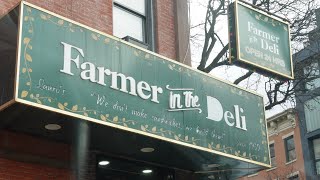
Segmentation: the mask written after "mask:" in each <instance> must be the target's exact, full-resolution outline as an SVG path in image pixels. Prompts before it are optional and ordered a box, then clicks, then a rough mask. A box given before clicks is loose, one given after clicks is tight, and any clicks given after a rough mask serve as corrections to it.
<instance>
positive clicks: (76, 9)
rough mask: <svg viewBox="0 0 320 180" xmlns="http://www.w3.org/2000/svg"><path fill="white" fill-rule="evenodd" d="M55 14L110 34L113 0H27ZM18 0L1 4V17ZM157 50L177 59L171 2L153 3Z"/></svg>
mask: <svg viewBox="0 0 320 180" xmlns="http://www.w3.org/2000/svg"><path fill="white" fill-rule="evenodd" d="M26 1H27V2H30V3H32V4H35V5H37V6H40V7H42V8H44V9H47V10H50V11H52V12H54V13H57V14H59V15H62V16H64V17H67V18H69V19H72V20H74V21H77V22H80V23H82V24H84V25H87V26H89V27H92V28H94V29H97V30H99V31H102V32H105V33H108V34H112V0H95V1H92V0H26ZM19 2H20V0H5V1H3V2H1V3H0V17H1V16H3V15H4V14H6V13H7V12H8V11H10V10H11V9H12V8H13V7H14V6H16V5H17V4H18V3H19ZM154 10H155V13H154V15H155V35H156V38H155V41H156V52H157V53H159V54H161V55H163V56H165V57H168V58H171V59H176V48H175V45H176V44H175V43H176V42H175V37H176V34H175V17H174V1H173V0H163V1H162V0H161V1H156V3H155V9H154Z"/></svg>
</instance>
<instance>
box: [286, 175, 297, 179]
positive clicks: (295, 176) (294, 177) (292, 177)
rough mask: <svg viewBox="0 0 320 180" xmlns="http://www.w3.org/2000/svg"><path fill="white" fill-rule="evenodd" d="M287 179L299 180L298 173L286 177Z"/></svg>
mask: <svg viewBox="0 0 320 180" xmlns="http://www.w3.org/2000/svg"><path fill="white" fill-rule="evenodd" d="M288 180H299V175H294V176H291V177H289V178H288Z"/></svg>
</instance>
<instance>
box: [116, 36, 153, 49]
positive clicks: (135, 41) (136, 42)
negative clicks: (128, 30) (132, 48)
mask: <svg viewBox="0 0 320 180" xmlns="http://www.w3.org/2000/svg"><path fill="white" fill-rule="evenodd" d="M122 39H123V40H125V41H127V42H129V43H132V44H134V45H136V46H139V47H142V48H144V49H148V48H149V46H148V44H146V43H144V42H141V41H139V40H137V39H135V38H133V37H131V36H126V37H124V38H122Z"/></svg>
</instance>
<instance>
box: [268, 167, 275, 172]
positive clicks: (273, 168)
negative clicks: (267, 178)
mask: <svg viewBox="0 0 320 180" xmlns="http://www.w3.org/2000/svg"><path fill="white" fill-rule="evenodd" d="M275 169H277V166H276V167H272V168H270V169H267V170H266V171H267V172H269V171H272V170H275Z"/></svg>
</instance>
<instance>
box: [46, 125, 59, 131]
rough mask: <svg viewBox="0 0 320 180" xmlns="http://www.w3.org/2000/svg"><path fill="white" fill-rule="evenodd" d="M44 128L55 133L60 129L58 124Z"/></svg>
mask: <svg viewBox="0 0 320 180" xmlns="http://www.w3.org/2000/svg"><path fill="white" fill-rule="evenodd" d="M44 127H45V128H46V129H48V130H50V131H56V130H59V129H61V126H60V125H59V124H47V125H45V126H44Z"/></svg>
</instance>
